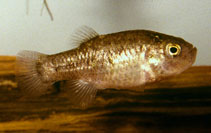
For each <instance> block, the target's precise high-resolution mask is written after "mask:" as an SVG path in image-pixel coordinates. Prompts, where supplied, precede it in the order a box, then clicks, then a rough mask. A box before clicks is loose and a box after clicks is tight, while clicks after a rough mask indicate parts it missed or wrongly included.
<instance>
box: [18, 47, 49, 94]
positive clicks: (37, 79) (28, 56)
mask: <svg viewBox="0 0 211 133" xmlns="http://www.w3.org/2000/svg"><path fill="white" fill-rule="evenodd" d="M45 57H46V55H45V54H41V53H38V52H34V51H21V52H19V53H18V55H17V57H16V76H17V81H18V87H19V88H20V89H21V90H22V91H23V92H25V93H26V96H27V95H28V96H39V95H42V94H44V93H46V91H47V90H48V87H49V86H50V85H51V84H49V83H44V82H43V81H42V79H41V75H40V74H39V73H38V71H37V68H38V67H39V66H38V65H39V64H38V61H39V60H40V59H41V58H45Z"/></svg>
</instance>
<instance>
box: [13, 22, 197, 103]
mask: <svg viewBox="0 0 211 133" xmlns="http://www.w3.org/2000/svg"><path fill="white" fill-rule="evenodd" d="M73 40H74V41H73V44H75V45H76V47H75V48H73V49H71V50H68V51H64V52H60V53H56V54H52V55H47V54H43V53H39V52H35V51H27V50H23V51H20V52H19V53H18V54H17V59H16V60H17V61H16V76H17V81H18V86H19V88H20V90H21V91H23V92H24V94H26V95H29V96H31V95H33V96H41V95H44V94H46V92H47V91H48V90H49V88H51V86H52V85H53V84H55V83H56V82H59V81H64V88H63V89H62V90H66V92H65V91H64V92H65V93H67V95H68V96H69V99H71V101H72V102H71V103H73V104H76V105H79V106H81V107H87V106H88V105H90V104H91V103H93V101H94V99H95V97H96V94H97V91H98V90H102V89H107V88H115V89H133V88H140V90H142V89H143V88H142V86H143V85H145V84H146V83H152V82H155V81H159V80H162V79H166V78H169V77H171V76H175V75H178V74H180V73H182V72H183V71H185V70H186V69H188V68H189V67H191V66H192V65H193V63H194V62H195V59H196V55H197V48H196V47H194V46H193V45H192V44H191V43H189V42H187V41H185V40H184V39H182V38H179V37H174V36H171V35H166V34H163V33H159V32H155V31H150V30H128V31H121V32H117V33H110V34H102V35H100V34H98V33H97V32H96V31H95V30H94V29H92V28H90V27H88V26H83V27H81V28H79V29H78V30H77V32H76V33H75V34H74V35H73Z"/></svg>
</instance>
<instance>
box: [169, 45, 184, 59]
mask: <svg viewBox="0 0 211 133" xmlns="http://www.w3.org/2000/svg"><path fill="white" fill-rule="evenodd" d="M167 51H168V53H169V54H170V55H171V56H176V55H179V54H180V52H181V47H180V45H178V44H168V45H167Z"/></svg>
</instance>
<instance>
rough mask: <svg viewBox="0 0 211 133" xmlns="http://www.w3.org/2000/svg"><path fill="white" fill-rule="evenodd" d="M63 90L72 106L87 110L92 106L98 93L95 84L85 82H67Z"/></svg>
mask: <svg viewBox="0 0 211 133" xmlns="http://www.w3.org/2000/svg"><path fill="white" fill-rule="evenodd" d="M62 88H63V89H64V90H63V91H64V92H63V93H65V95H66V96H67V97H68V99H70V102H71V104H73V105H74V106H76V107H79V108H87V107H88V106H89V105H90V104H92V102H93V101H94V99H95V96H96V93H97V88H96V87H95V86H94V85H93V84H91V83H89V82H86V81H83V80H70V81H66V83H64V86H62Z"/></svg>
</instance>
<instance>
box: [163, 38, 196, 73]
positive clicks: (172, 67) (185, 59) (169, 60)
mask: <svg viewBox="0 0 211 133" xmlns="http://www.w3.org/2000/svg"><path fill="white" fill-rule="evenodd" d="M163 45H164V47H163V51H164V56H165V60H164V62H163V63H162V68H163V70H162V72H163V73H164V74H165V75H169V76H171V75H176V74H179V73H181V72H183V71H184V70H186V69H188V68H189V67H191V66H192V64H193V63H194V62H195V59H196V55H197V48H196V47H194V46H193V45H192V44H191V43H189V42H187V41H185V40H183V39H182V38H177V37H171V39H166V40H164V41H163Z"/></svg>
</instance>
